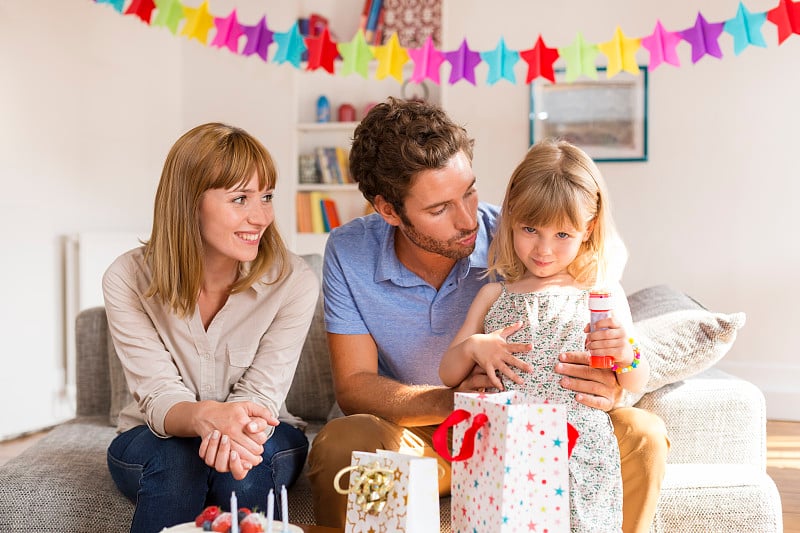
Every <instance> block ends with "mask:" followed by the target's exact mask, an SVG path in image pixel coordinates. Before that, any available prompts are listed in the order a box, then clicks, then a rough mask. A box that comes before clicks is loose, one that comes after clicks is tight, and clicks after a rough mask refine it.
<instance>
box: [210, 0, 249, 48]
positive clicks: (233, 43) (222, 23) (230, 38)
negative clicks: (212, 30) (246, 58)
mask: <svg viewBox="0 0 800 533" xmlns="http://www.w3.org/2000/svg"><path fill="white" fill-rule="evenodd" d="M214 25H215V26H216V27H217V34H216V35H215V36H214V40H213V41H211V46H216V47H217V48H222V47H223V46H227V47H228V49H229V50H230V51H231V52H233V53H234V54H237V53H239V37H241V36H242V35H244V30H243V29H242V25H241V24H239V21H238V20H237V19H236V10H235V9H234V10H233V11H231V14H230V15H228V16H227V17H225V18H222V17H215V18H214Z"/></svg>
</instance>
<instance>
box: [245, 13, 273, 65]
mask: <svg viewBox="0 0 800 533" xmlns="http://www.w3.org/2000/svg"><path fill="white" fill-rule="evenodd" d="M242 31H243V32H244V34H245V35H246V36H247V44H245V45H244V50H242V55H244V56H250V55H253V54H258V55H259V56H260V57H261V59H263V60H264V61H266V60H267V48H268V47H269V45H270V44H272V35H273V32H271V31H270V29H269V28H267V17H266V16H264V17H261V20H259V21H258V23H257V24H255V25H253V26H242Z"/></svg>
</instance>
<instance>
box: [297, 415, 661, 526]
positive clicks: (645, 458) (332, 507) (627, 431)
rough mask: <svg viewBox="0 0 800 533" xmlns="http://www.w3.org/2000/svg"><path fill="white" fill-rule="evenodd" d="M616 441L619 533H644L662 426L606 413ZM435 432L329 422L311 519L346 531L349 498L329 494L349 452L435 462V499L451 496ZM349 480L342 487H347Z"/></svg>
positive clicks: (317, 445) (655, 491) (363, 420)
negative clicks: (386, 453) (435, 445)
mask: <svg viewBox="0 0 800 533" xmlns="http://www.w3.org/2000/svg"><path fill="white" fill-rule="evenodd" d="M609 415H610V416H611V422H612V423H613V425H614V433H615V435H616V437H617V440H618V441H619V451H620V460H621V466H622V491H623V503H622V514H623V521H622V530H623V532H624V533H646V532H647V531H648V530H649V529H650V523H651V522H652V521H653V516H654V515H655V512H656V503H657V502H658V495H659V492H660V490H661V480H662V479H663V478H664V469H665V465H666V459H667V451H668V450H669V439H668V438H667V430H666V428H665V426H664V422H663V421H662V420H661V418H659V417H658V416H657V415H655V414H653V413H651V412H649V411H645V410H643V409H637V408H635V407H623V408H619V409H614V410H613V411H611V412H610V413H609ZM435 429H436V426H422V427H402V426H398V425H396V424H393V423H391V422H388V421H386V420H383V419H382V418H378V417H377V416H373V415H351V416H347V417H344V418H337V419H334V420H331V421H330V422H328V423H327V424H326V425H325V427H324V428H323V429H322V431H320V433H319V434H318V435H317V437H316V438H315V439H314V442H313V445H312V446H311V452H310V453H309V455H308V464H309V472H308V476H309V479H310V480H311V488H312V491H313V497H314V515H315V518H316V522H317V524H318V525H321V526H329V527H340V528H341V527H344V521H345V511H346V508H347V496H344V495H341V494H339V493H337V492H336V491H335V490H334V488H333V478H334V477H335V476H336V473H337V472H338V471H339V470H340V469H342V468H344V467H346V466H349V465H350V453H351V452H353V451H366V452H374V451H375V450H377V449H382V450H394V451H404V452H409V453H416V454H418V455H423V456H426V457H434V458H436V459H437V461H438V462H439V464H440V465H441V466H442V467H443V468H444V472H445V474H444V476H442V477H441V478H440V479H439V494H440V495H442V496H446V495H447V494H449V493H450V463H449V462H447V461H445V460H444V459H442V458H441V457H440V456H439V454H437V453H436V452H435V451H434V449H433V447H432V445H431V436H432V435H433V431H434V430H435ZM347 484H348V477H347V476H342V479H341V485H342V486H343V487H347Z"/></svg>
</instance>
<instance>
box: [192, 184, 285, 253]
mask: <svg viewBox="0 0 800 533" xmlns="http://www.w3.org/2000/svg"><path fill="white" fill-rule="evenodd" d="M272 192H273V191H272V190H264V189H262V190H259V188H258V175H257V174H255V173H254V174H253V176H252V177H251V178H250V181H248V182H247V184H245V185H244V186H243V187H236V188H234V189H209V190H207V191H206V192H204V193H203V197H202V199H201V200H200V237H201V238H202V240H203V249H204V252H205V259H206V263H215V264H220V262H221V263H225V262H230V263H231V264H232V265H233V266H235V267H238V263H239V262H246V261H252V260H254V259H255V258H256V256H257V254H258V243H259V241H260V240H261V236H262V235H263V234H264V230H266V229H267V227H268V226H269V225H270V224H272V221H273V220H275V213H274V210H273V207H272Z"/></svg>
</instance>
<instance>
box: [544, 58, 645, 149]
mask: <svg viewBox="0 0 800 533" xmlns="http://www.w3.org/2000/svg"><path fill="white" fill-rule="evenodd" d="M555 74H556V83H551V82H550V81H549V80H543V79H541V78H540V79H538V80H536V81H535V82H534V83H532V84H531V89H530V90H531V108H530V142H531V144H533V143H535V142H536V141H539V140H542V139H545V138H559V139H564V140H566V141H569V142H571V143H572V144H575V145H577V146H579V147H580V148H582V149H583V150H584V151H585V152H586V153H587V154H589V156H590V157H591V158H592V159H593V160H594V161H596V162H604V161H647V67H645V66H639V74H638V75H633V74H630V73H628V72H620V73H619V74H617V75H616V76H614V77H613V78H607V77H606V69H605V67H599V68H598V69H597V79H596V80H593V79H579V80H575V81H572V82H569V83H568V82H567V81H566V79H565V73H564V71H563V70H558V71H556V73H555Z"/></svg>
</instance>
